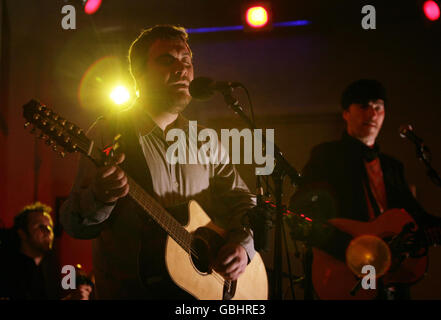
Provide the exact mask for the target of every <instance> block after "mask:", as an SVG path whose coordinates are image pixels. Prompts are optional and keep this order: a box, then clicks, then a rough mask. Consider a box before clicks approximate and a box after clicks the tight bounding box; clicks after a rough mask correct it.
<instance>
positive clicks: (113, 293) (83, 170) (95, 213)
mask: <svg viewBox="0 0 441 320" xmlns="http://www.w3.org/2000/svg"><path fill="white" fill-rule="evenodd" d="M187 38H188V35H187V33H186V31H185V29H183V28H180V27H175V26H169V25H165V26H155V27H153V28H150V29H147V30H145V31H143V32H142V33H141V34H140V35H139V37H138V38H137V39H136V40H135V41H134V42H133V43H132V45H131V47H130V51H129V66H130V71H131V74H132V76H133V78H134V80H135V83H136V88H137V90H138V92H139V98H138V100H137V101H136V103H135V105H134V106H133V107H132V108H131V109H129V110H127V111H125V112H121V113H120V114H118V115H117V116H116V119H112V118H107V119H105V120H101V121H98V122H97V124H96V125H95V126H94V128H93V129H92V131H91V132H90V133H89V136H90V137H91V139H93V140H94V141H95V143H97V144H99V146H100V147H101V148H104V147H105V146H107V145H109V144H111V143H112V141H113V138H114V136H115V135H116V134H117V133H121V134H122V138H121V149H122V150H123V153H120V154H119V155H117V156H116V165H109V166H105V167H100V168H98V169H96V168H95V166H94V165H93V163H92V162H90V160H88V159H86V158H82V159H81V160H80V165H79V171H78V175H77V178H76V181H75V184H74V187H73V189H72V191H71V194H70V196H69V198H68V200H67V201H66V202H65V203H64V205H63V207H62V212H61V221H62V224H63V226H64V228H65V230H66V231H67V232H68V233H69V234H70V235H71V236H73V237H75V238H83V239H94V240H93V256H94V257H93V262H94V274H95V279H96V290H97V297H98V299H100V298H104V299H114V298H119V299H133V298H138V299H144V298H146V299H176V298H182V299H185V298H189V296H188V294H186V293H185V292H182V290H181V292H180V291H179V290H178V291H176V288H175V287H174V286H173V284H170V282H169V281H167V279H166V277H165V276H164V272H165V271H166V270H164V269H165V266H164V263H163V260H164V252H163V246H162V244H161V243H160V242H159V240H158V239H159V238H163V237H164V233H161V231H160V230H159V231H158V227H157V226H155V224H154V223H153V222H152V221H145V220H146V219H145V216H147V213H145V212H142V211H140V210H139V208H138V207H137V205H136V204H135V203H134V201H133V200H131V199H130V198H128V197H126V196H127V194H128V192H129V188H130V185H129V184H128V179H127V175H129V176H131V177H132V178H133V179H134V180H135V181H137V182H138V184H139V185H141V187H143V188H144V189H145V190H146V191H147V192H148V193H149V194H151V195H152V196H153V197H154V198H156V200H157V201H158V202H159V203H160V204H161V205H162V206H163V207H165V208H169V207H174V206H177V205H182V204H185V203H187V202H188V201H189V200H190V199H195V200H197V201H198V202H199V203H200V204H201V206H202V207H203V208H204V209H205V210H206V212H207V214H209V215H210V216H211V218H212V219H213V220H214V222H215V223H216V224H218V225H219V226H220V227H222V228H224V229H226V230H227V231H228V235H227V244H226V245H224V246H223V247H222V248H221V249H220V251H219V254H218V256H217V257H216V258H215V259H214V261H212V263H213V265H214V268H215V270H217V271H218V272H219V273H220V274H221V275H222V276H223V277H224V278H225V279H228V280H236V279H237V278H238V277H239V276H240V275H241V274H242V273H243V272H244V270H245V267H246V266H247V263H248V262H249V261H251V259H252V258H253V256H254V254H255V251H254V244H253V239H252V237H251V233H250V232H249V231H248V230H246V229H244V228H243V227H242V223H241V220H242V216H243V214H245V212H246V211H247V210H248V209H249V208H251V207H252V206H254V204H255V199H254V197H253V195H251V194H250V193H249V191H248V188H247V186H246V185H245V183H244V182H243V181H242V179H241V178H240V176H239V174H238V172H237V171H236V168H235V167H234V166H233V165H232V164H229V163H226V164H219V165H214V164H207V165H201V164H179V163H178V164H174V165H172V164H170V163H169V162H168V161H167V159H166V158H167V157H166V151H167V147H168V146H169V145H170V144H169V142H167V141H166V139H165V137H166V134H167V132H168V130H170V129H171V128H180V129H183V130H184V131H185V132H186V133H188V120H186V119H185V118H184V117H183V116H182V115H181V113H182V111H184V109H185V108H186V106H187V105H188V104H189V102H190V100H191V96H190V94H189V84H190V82H191V81H192V80H193V61H192V52H191V50H190V47H189V45H188V43H187ZM177 219H178V218H177ZM178 220H179V219H178ZM179 222H181V223H185V220H179ZM164 238H165V237H164ZM155 240H158V241H156V242H155ZM148 241H150V242H151V243H150V244H148V245H147V250H145V251H142V253H141V252H140V251H141V249H140V244H143V245H142V248H146V245H145V242H148ZM152 241H153V242H152ZM160 251H162V252H160ZM141 259H144V260H145V259H148V263H147V266H146V268H147V267H151V268H152V269H155V266H157V268H156V270H153V272H151V273H150V274H151V276H145V277H144V276H143V275H141V273H142V272H143V271H144V270H143V269H145V268H141V267H140V265H139V264H140V260H141ZM161 260H162V263H161ZM161 268H162V270H161ZM141 278H142V279H141Z"/></svg>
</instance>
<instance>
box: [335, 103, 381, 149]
mask: <svg viewBox="0 0 441 320" xmlns="http://www.w3.org/2000/svg"><path fill="white" fill-rule="evenodd" d="M343 118H344V119H345V120H346V124H347V131H348V134H349V135H351V136H353V137H354V138H357V139H359V140H361V141H363V142H365V141H368V142H369V144H371V143H373V142H375V139H376V138H377V136H378V133H379V132H380V130H381V127H382V125H383V120H384V101H383V100H382V99H378V100H375V101H369V102H368V103H367V104H360V103H353V104H351V105H350V106H349V108H348V109H347V110H345V111H343Z"/></svg>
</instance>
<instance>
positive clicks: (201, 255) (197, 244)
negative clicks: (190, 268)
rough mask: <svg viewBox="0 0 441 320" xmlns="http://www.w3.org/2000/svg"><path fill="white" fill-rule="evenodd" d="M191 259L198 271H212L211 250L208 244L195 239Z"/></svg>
mask: <svg viewBox="0 0 441 320" xmlns="http://www.w3.org/2000/svg"><path fill="white" fill-rule="evenodd" d="M192 249H193V251H192V254H191V259H192V261H193V264H194V266H195V267H196V269H197V270H198V271H199V272H201V273H209V271H210V249H209V247H208V245H207V243H206V242H205V241H204V240H203V239H200V238H195V239H193V242H192Z"/></svg>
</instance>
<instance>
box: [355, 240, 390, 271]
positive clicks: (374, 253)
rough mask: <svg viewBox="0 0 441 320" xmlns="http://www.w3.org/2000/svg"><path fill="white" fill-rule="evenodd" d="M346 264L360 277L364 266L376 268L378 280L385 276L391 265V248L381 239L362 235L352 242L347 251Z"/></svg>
mask: <svg viewBox="0 0 441 320" xmlns="http://www.w3.org/2000/svg"><path fill="white" fill-rule="evenodd" d="M346 264H347V265H348V267H349V268H350V269H351V270H352V272H354V274H356V275H357V276H359V277H362V276H363V275H364V274H363V273H362V272H361V270H362V268H363V266H365V265H371V266H374V267H375V273H376V276H377V278H378V277H381V276H382V275H384V274H385V273H386V272H387V271H388V270H389V268H390V265H391V252H390V249H389V246H388V245H387V244H386V242H384V241H383V240H382V239H380V238H379V237H376V236H373V235H362V236H359V237H357V238H355V239H354V240H352V241H351V243H350V244H349V246H348V248H347V249H346Z"/></svg>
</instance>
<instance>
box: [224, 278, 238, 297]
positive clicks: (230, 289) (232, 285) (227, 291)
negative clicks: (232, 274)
mask: <svg viewBox="0 0 441 320" xmlns="http://www.w3.org/2000/svg"><path fill="white" fill-rule="evenodd" d="M236 286H237V280H234V281H229V280H225V281H224V289H223V295H222V300H231V299H233V297H234V295H235V294H236Z"/></svg>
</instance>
